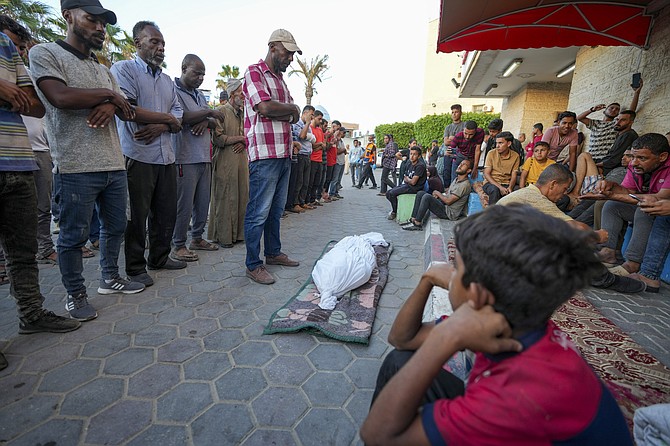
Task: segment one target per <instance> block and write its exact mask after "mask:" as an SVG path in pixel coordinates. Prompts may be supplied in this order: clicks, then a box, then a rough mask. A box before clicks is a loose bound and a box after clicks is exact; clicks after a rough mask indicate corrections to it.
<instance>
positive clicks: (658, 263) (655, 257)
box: [640, 215, 670, 280]
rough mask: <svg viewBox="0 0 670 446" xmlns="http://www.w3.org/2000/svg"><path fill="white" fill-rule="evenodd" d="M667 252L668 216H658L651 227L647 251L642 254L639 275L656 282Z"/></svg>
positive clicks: (669, 241) (669, 236)
mask: <svg viewBox="0 0 670 446" xmlns="http://www.w3.org/2000/svg"><path fill="white" fill-rule="evenodd" d="M669 252H670V216H665V215H663V216H658V217H656V219H654V225H653V226H652V227H651V234H649V241H648V242H647V251H646V252H645V253H644V259H643V260H642V265H640V274H642V275H643V276H645V277H648V278H650V279H651V280H658V279H659V277H660V275H661V272H662V271H663V265H664V264H665V259H666V258H667V257H668V253H669Z"/></svg>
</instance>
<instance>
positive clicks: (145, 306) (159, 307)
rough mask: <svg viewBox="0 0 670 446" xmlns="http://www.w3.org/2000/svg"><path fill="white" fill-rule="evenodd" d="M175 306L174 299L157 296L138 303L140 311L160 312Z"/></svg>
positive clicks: (138, 310)
mask: <svg viewBox="0 0 670 446" xmlns="http://www.w3.org/2000/svg"><path fill="white" fill-rule="evenodd" d="M173 307H174V300H173V299H171V298H170V299H164V298H156V299H151V300H148V301H146V302H140V303H138V304H137V312H138V313H150V314H158V313H160V312H161V311H164V310H167V309H168V308H173Z"/></svg>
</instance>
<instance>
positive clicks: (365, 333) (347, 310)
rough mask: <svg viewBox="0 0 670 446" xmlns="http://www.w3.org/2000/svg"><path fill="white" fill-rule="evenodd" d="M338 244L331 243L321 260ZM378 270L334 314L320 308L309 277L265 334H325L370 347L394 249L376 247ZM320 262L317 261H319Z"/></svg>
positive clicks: (278, 311)
mask: <svg viewBox="0 0 670 446" xmlns="http://www.w3.org/2000/svg"><path fill="white" fill-rule="evenodd" d="M335 243H336V242H335V241H331V242H329V243H328V245H327V246H326V248H325V249H324V250H323V252H322V253H321V256H320V257H319V259H320V258H321V257H323V255H324V254H325V253H326V252H328V251H329V250H330V249H331V248H332V247H333V246H335ZM374 250H375V256H376V257H377V267H376V268H375V269H374V270H373V271H372V276H371V277H370V280H368V281H367V283H365V284H364V285H362V286H360V287H359V288H357V289H355V290H353V291H350V292H348V293H346V294H345V295H344V296H342V297H341V298H340V299H339V300H338V302H337V305H336V306H335V308H334V309H333V310H323V309H321V308H319V300H320V297H318V296H316V294H317V293H318V290H317V289H316V285H314V282H313V281H312V276H311V274H310V276H309V279H308V280H307V282H306V283H305V284H304V285H303V286H302V287H301V288H300V290H298V292H297V293H296V294H295V295H294V296H293V297H291V299H289V301H288V302H287V303H286V304H285V305H284V306H283V307H281V308H280V309H279V310H277V311H275V313H274V314H273V315H272V317H271V318H270V321H269V322H268V325H267V326H266V327H265V330H263V334H272V333H295V332H298V331H301V330H306V331H312V332H315V334H323V335H325V336H328V337H330V338H333V339H338V340H340V341H345V342H357V343H361V344H367V343H368V342H369V338H370V333H371V332H372V324H373V323H374V320H375V313H376V312H377V303H378V302H379V296H380V295H381V294H382V291H383V290H384V286H385V285H386V281H387V280H388V275H389V268H388V260H389V257H390V256H391V252H392V251H393V247H392V246H391V245H389V246H388V247H383V246H375V247H374ZM317 261H318V260H317Z"/></svg>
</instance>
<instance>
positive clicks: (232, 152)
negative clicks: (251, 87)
mask: <svg viewBox="0 0 670 446" xmlns="http://www.w3.org/2000/svg"><path fill="white" fill-rule="evenodd" d="M226 91H227V92H228V102H227V103H226V104H225V105H223V106H222V107H220V108H219V110H220V111H221V112H222V115H223V116H222V118H221V119H220V120H218V121H217V123H216V127H215V128H214V132H213V134H212V145H213V146H214V153H213V156H212V168H213V171H214V172H213V175H212V201H211V205H210V209H211V214H210V217H209V227H208V230H207V236H208V237H209V239H210V240H212V241H214V242H216V243H218V244H219V245H221V246H222V247H224V248H232V247H233V244H234V243H236V242H242V241H244V215H245V209H246V207H247V202H248V201H249V161H248V160H247V153H246V140H245V138H244V135H243V132H242V118H243V108H244V96H243V95H242V81H240V80H239V79H229V80H228V83H227V85H226Z"/></svg>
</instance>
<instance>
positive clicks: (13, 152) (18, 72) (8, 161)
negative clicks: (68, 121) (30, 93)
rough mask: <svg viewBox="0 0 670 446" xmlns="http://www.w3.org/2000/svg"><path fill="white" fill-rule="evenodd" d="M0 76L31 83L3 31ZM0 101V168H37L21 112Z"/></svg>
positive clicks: (27, 84) (22, 83) (0, 36)
mask: <svg viewBox="0 0 670 446" xmlns="http://www.w3.org/2000/svg"><path fill="white" fill-rule="evenodd" d="M0 79H2V80H3V81H7V82H11V83H12V84H15V85H17V86H19V87H32V86H33V83H32V81H31V80H30V76H29V75H28V72H27V71H26V67H25V65H23V61H22V60H21V57H20V56H19V53H18V52H17V51H16V47H15V46H14V44H13V43H12V41H11V40H10V39H9V37H7V36H6V35H5V34H3V33H0ZM2 102H3V103H2V104H0V171H2V172H18V171H32V170H38V168H37V163H36V162H35V156H34V155H33V149H32V148H31V147H30V140H29V139H28V132H27V131H26V126H25V124H24V123H23V119H21V115H20V114H19V113H17V112H13V111H11V105H9V104H8V103H6V102H5V101H2Z"/></svg>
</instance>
